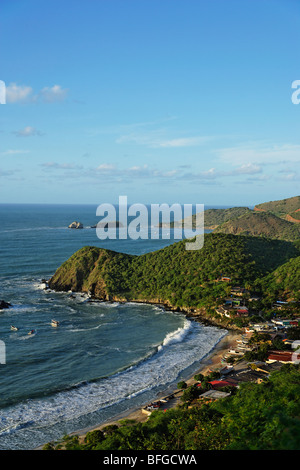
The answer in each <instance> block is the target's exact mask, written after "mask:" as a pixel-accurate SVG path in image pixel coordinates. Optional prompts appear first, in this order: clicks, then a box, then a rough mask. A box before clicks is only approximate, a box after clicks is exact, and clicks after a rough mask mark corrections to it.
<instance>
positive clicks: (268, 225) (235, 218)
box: [171, 196, 300, 241]
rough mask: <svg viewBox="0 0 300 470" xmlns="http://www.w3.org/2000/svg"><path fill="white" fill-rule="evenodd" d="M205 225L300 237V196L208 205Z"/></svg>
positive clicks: (234, 231) (229, 230) (236, 232)
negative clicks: (216, 206)
mask: <svg viewBox="0 0 300 470" xmlns="http://www.w3.org/2000/svg"><path fill="white" fill-rule="evenodd" d="M190 221H191V218H189V219H184V220H183V221H178V222H174V223H173V224H171V227H181V226H182V224H185V223H186V222H189V223H190ZM298 224H299V225H298ZM192 227H193V229H195V228H197V226H196V215H193V216H192ZM204 228H205V229H210V230H213V231H214V232H216V233H227V234H233V235H250V236H255V237H267V238H271V239H277V240H287V241H297V240H299V239H300V196H295V197H292V198H289V199H281V200H278V201H271V202H264V203H262V204H258V205H256V206H255V207H254V210H252V209H249V208H248V207H232V208H230V209H207V210H205V211H204Z"/></svg>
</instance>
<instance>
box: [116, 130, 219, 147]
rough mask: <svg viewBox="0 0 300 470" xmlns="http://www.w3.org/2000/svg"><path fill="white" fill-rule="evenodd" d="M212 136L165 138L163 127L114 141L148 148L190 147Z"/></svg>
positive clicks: (133, 133) (210, 138)
mask: <svg viewBox="0 0 300 470" xmlns="http://www.w3.org/2000/svg"><path fill="white" fill-rule="evenodd" d="M212 139H213V137H209V136H196V137H178V138H175V139H169V138H166V132H165V130H164V129H157V130H153V131H148V132H144V133H136V132H132V133H130V134H125V135H122V136H120V137H119V138H118V139H117V140H116V142H117V143H118V144H124V143H134V144H137V145H145V146H147V147H150V148H176V147H177V148H178V147H192V146H197V145H202V144H204V143H206V142H208V141H209V140H212Z"/></svg>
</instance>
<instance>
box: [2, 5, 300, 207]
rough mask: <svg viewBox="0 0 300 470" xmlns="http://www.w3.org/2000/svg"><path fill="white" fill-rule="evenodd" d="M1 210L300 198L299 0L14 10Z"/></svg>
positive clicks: (6, 70)
mask: <svg viewBox="0 0 300 470" xmlns="http://www.w3.org/2000/svg"><path fill="white" fill-rule="evenodd" d="M0 44H1V47H0V55H1V63H0V79H1V80H3V81H4V82H5V84H6V101H7V102H6V104H5V105H0V202H5V203H7V202H8V203H9V202H12V203H15V202H26V203H31V202H32V203H38V202H40V203H92V204H101V203H103V202H112V203H115V202H118V198H119V195H127V196H128V201H129V202H130V203H134V202H140V203H164V202H167V203H173V202H180V203H194V204H196V203H198V204H202V203H203V204H206V205H252V204H256V203H260V202H265V201H269V200H275V199H281V198H285V197H291V196H294V195H297V194H299V175H300V165H299V162H300V132H299V130H300V104H299V105H296V104H293V103H292V100H291V96H292V93H293V91H294V90H293V89H292V83H293V81H295V80H300V69H299V44H300V3H299V1H298V0H281V1H279V0H243V1H240V0H234V1H233V0H226V1H225V0H213V1H209V2H208V1H202V0H186V1H182V0H159V1H158V0H84V1H83V0H60V1H57V0H51V1H46V0H43V1H42V2H41V1H40V0H22V1H21V0H1V3H0Z"/></svg>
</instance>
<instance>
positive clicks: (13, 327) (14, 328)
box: [10, 325, 19, 331]
mask: <svg viewBox="0 0 300 470" xmlns="http://www.w3.org/2000/svg"><path fill="white" fill-rule="evenodd" d="M10 329H11V330H12V331H18V330H19V328H17V327H16V326H14V325H11V327H10Z"/></svg>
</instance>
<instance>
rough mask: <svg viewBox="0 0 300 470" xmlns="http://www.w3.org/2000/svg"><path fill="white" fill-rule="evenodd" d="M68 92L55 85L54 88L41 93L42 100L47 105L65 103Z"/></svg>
mask: <svg viewBox="0 0 300 470" xmlns="http://www.w3.org/2000/svg"><path fill="white" fill-rule="evenodd" d="M67 93H68V90H67V89H63V88H62V87H61V86H60V85H54V86H53V87H45V88H43V89H42V90H41V91H40V93H39V97H40V99H41V100H42V101H43V102H45V103H54V102H57V101H63V100H64V99H65V98H66V96H67Z"/></svg>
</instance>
